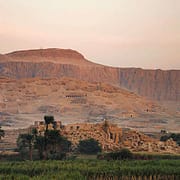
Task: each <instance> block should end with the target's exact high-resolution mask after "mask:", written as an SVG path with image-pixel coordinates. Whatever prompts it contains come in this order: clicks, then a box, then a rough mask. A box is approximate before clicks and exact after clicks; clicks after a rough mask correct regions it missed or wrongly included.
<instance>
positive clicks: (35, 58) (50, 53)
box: [0, 48, 91, 65]
mask: <svg viewBox="0 0 180 180" xmlns="http://www.w3.org/2000/svg"><path fill="white" fill-rule="evenodd" d="M2 56H6V57H7V58H9V59H8V61H13V62H14V61H19V62H37V63H38V62H53V63H62V64H78V65H83V64H85V63H86V64H91V63H90V62H89V61H88V60H86V59H85V58H84V56H83V55H82V54H80V53H79V52H77V51H75V50H72V49H58V48H48V49H33V50H22V51H15V52H11V53H8V54H5V55H2ZM2 59H3V58H0V60H1V61H2ZM5 60H7V59H5Z"/></svg>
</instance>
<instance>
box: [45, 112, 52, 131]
mask: <svg viewBox="0 0 180 180" xmlns="http://www.w3.org/2000/svg"><path fill="white" fill-rule="evenodd" d="M44 121H45V124H46V130H45V131H48V125H49V124H53V123H54V116H44Z"/></svg>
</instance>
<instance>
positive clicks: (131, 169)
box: [0, 159, 180, 180]
mask: <svg viewBox="0 0 180 180" xmlns="http://www.w3.org/2000/svg"><path fill="white" fill-rule="evenodd" d="M0 179H1V180H3V179H7V180H8V179H12V180H26V179H27V180H29V179H36V180H38V179H48V180H53V179H64V180H70V179H72V180H85V179H94V180H95V179H97V180H103V179H105V180H116V179H117V180H118V179H123V180H129V179H131V180H141V179H144V180H145V179H146V180H179V179H180V160H152V161H145V160H143V161H142V160H139V161H134V160H132V161H104V160H101V161H100V160H93V159H92V160H81V159H79V160H67V161H21V162H1V163H0Z"/></svg>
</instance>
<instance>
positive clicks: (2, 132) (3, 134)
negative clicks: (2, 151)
mask: <svg viewBox="0 0 180 180" xmlns="http://www.w3.org/2000/svg"><path fill="white" fill-rule="evenodd" d="M4 136H5V132H4V130H3V129H1V126H0V140H1V138H2V137H4Z"/></svg>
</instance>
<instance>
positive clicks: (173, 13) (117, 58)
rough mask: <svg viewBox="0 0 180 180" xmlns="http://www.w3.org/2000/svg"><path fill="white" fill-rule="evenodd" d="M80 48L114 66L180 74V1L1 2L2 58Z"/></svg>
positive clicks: (83, 52) (50, 0)
mask: <svg viewBox="0 0 180 180" xmlns="http://www.w3.org/2000/svg"><path fill="white" fill-rule="evenodd" d="M53 47H55V48H63V49H74V50H77V51H79V52H80V53H82V54H83V55H84V56H85V57H86V58H87V59H89V60H91V61H93V62H96V63H101V64H105V65H110V66H118V67H140V68H145V69H180V0H30V1H25V0H0V53H1V54H3V53H7V52H11V51H15V50H22V49H39V48H53Z"/></svg>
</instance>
